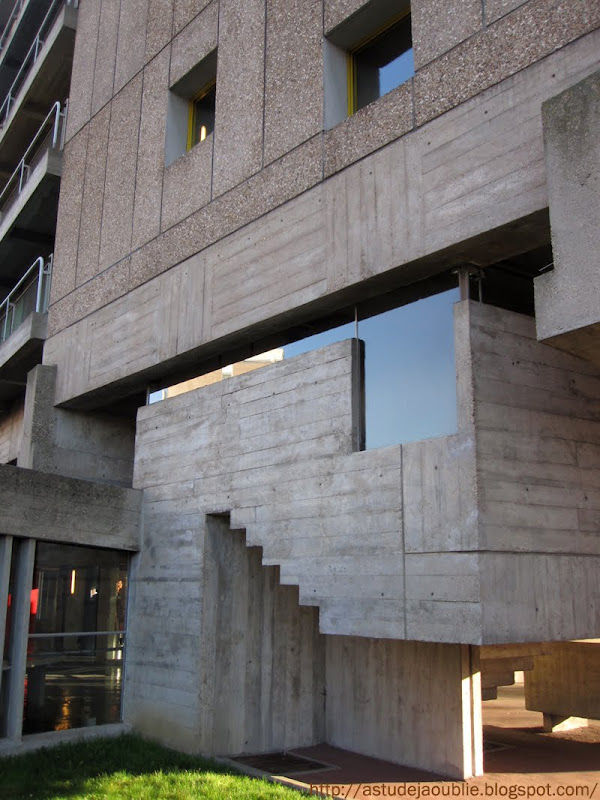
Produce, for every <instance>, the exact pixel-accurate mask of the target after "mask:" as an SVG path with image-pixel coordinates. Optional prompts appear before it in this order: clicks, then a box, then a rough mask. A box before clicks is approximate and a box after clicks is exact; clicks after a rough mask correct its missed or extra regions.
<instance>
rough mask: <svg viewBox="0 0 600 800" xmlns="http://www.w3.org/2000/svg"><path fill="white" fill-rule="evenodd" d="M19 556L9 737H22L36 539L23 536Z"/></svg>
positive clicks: (10, 674) (12, 643)
mask: <svg viewBox="0 0 600 800" xmlns="http://www.w3.org/2000/svg"><path fill="white" fill-rule="evenodd" d="M13 558H16V559H17V561H16V572H15V586H14V598H13V603H12V609H13V612H12V613H13V616H12V628H11V630H12V634H11V647H10V671H9V674H8V707H7V715H6V716H7V729H6V734H7V736H8V738H9V739H13V740H19V739H20V738H21V730H22V727H23V698H24V693H25V668H26V665H27V637H28V634H29V607H30V599H31V586H32V582H33V564H34V558H35V540H34V539H23V540H22V541H20V542H19V543H18V546H17V547H16V548H15V552H14V553H13Z"/></svg>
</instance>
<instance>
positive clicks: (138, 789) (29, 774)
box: [0, 734, 298, 800]
mask: <svg viewBox="0 0 600 800" xmlns="http://www.w3.org/2000/svg"><path fill="white" fill-rule="evenodd" d="M143 776H146V777H147V780H145V779H143ZM226 787H227V794H226V796H229V797H237V796H238V795H239V797H255V798H258V797H293V796H295V797H297V796H298V795H297V794H296V793H293V794H292V793H291V792H290V790H286V789H283V787H281V786H275V785H273V784H265V783H263V782H261V781H256V780H253V779H251V778H247V777H246V776H242V775H240V774H239V773H236V772H234V771H232V770H229V769H227V768H226V767H224V766H222V765H220V764H217V763H216V762H213V761H207V760H206V759H202V758H199V757H197V756H188V755H185V754H184V753H179V752H177V751H174V750H168V749H166V748H164V747H161V746H159V745H157V744H154V743H153V742H148V741H146V740H145V739H142V738H141V737H139V736H136V735H133V734H124V735H123V736H119V737H117V738H110V739H95V740H92V741H88V742H80V743H74V744H62V745H58V746H56V747H51V748H44V749H42V750H38V751H36V752H32V753H26V754H23V755H19V756H12V757H8V758H0V796H1V797H2V798H6V800H9V799H10V800H21V799H22V798H27V800H30V799H31V798H36V800H38V798H39V800H53V799H54V798H69V797H73V798H74V797H78V796H81V797H87V798H97V797H107V798H112V797H115V798H118V797H136V798H138V797H139V798H142V797H148V798H150V797H161V798H162V797H172V798H186V797H190V798H192V797H194V798H197V797H207V798H212V797H215V798H216V797H222V796H223V790H224V789H225V788H226Z"/></svg>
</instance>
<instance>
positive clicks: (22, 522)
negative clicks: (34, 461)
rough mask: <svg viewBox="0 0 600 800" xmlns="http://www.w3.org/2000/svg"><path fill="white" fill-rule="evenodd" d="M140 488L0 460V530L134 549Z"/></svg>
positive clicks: (56, 540) (56, 539)
mask: <svg viewBox="0 0 600 800" xmlns="http://www.w3.org/2000/svg"><path fill="white" fill-rule="evenodd" d="M141 504H142V496H141V492H136V491H133V490H132V489H121V488H119V487H116V486H106V485H103V484H99V483H92V482H91V481H82V480H76V479H74V478H64V477H62V476H60V475H49V474H47V473H44V472H37V471H35V470H31V469H22V468H20V467H13V466H6V465H4V466H1V465H0V507H1V508H2V520H1V521H0V532H1V533H2V534H5V535H7V536H17V537H22V538H28V539H37V540H45V541H51V542H65V543H67V544H73V543H77V544H81V545H90V546H92V547H110V548H113V549H117V550H137V549H138V548H139V545H140V520H141V517H140V514H141Z"/></svg>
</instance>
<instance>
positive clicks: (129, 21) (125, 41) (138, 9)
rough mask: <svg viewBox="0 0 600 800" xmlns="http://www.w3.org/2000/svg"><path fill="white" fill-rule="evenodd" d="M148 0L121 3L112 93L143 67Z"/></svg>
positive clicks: (130, 0)
mask: <svg viewBox="0 0 600 800" xmlns="http://www.w3.org/2000/svg"><path fill="white" fill-rule="evenodd" d="M148 5H149V0H127V2H125V3H123V2H122V3H121V14H120V17H119V40H118V45H117V61H116V66H115V84H114V88H113V92H114V93H115V94H116V93H117V92H119V91H120V90H121V89H122V88H123V86H125V84H126V83H127V82H128V81H130V80H131V78H133V76H134V75H135V74H136V73H137V72H139V71H140V70H141V69H142V67H143V66H144V62H145V58H146V22H147V19H148Z"/></svg>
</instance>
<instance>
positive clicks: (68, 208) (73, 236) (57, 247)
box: [50, 127, 90, 303]
mask: <svg viewBox="0 0 600 800" xmlns="http://www.w3.org/2000/svg"><path fill="white" fill-rule="evenodd" d="M89 130H90V129H89V127H86V128H84V130H82V131H80V132H79V133H78V134H76V135H75V136H74V137H73V138H72V139H71V140H70V141H69V142H67V144H66V145H65V151H64V168H63V169H64V170H65V171H64V172H63V178H62V181H61V187H60V200H59V204H58V220H57V224H56V240H55V242H54V259H53V272H54V274H53V276H52V284H51V290H50V303H55V302H56V301H57V300H60V298H61V297H64V296H65V295H66V294H68V293H69V292H70V291H72V290H73V289H74V288H75V286H76V277H77V251H78V247H79V227H80V223H81V210H82V206H83V187H84V182H85V171H86V162H87V146H88V135H89Z"/></svg>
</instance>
